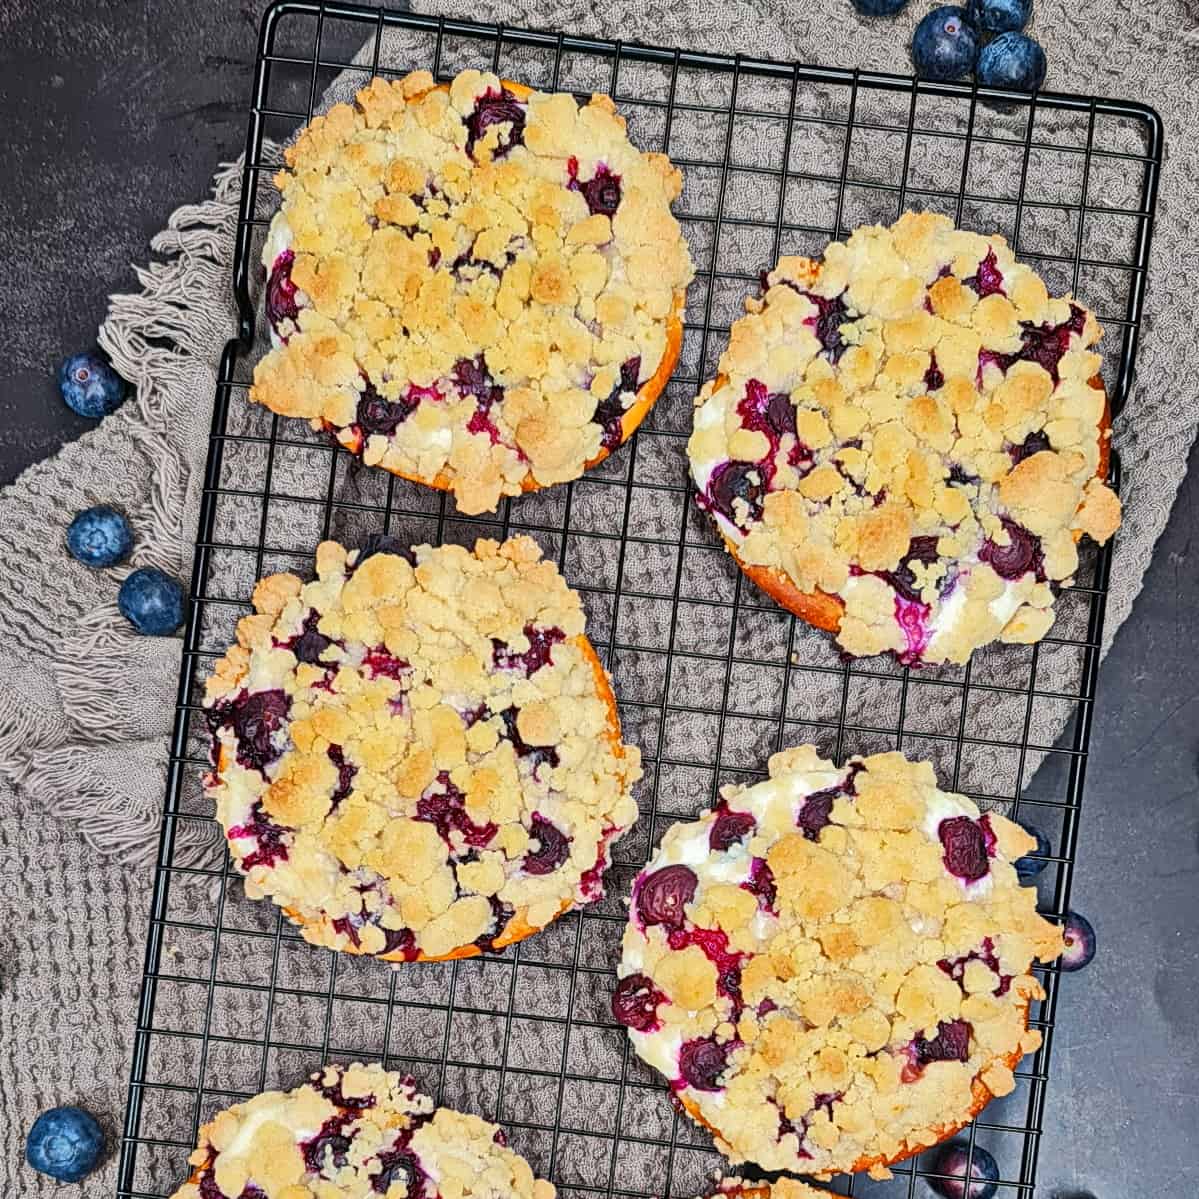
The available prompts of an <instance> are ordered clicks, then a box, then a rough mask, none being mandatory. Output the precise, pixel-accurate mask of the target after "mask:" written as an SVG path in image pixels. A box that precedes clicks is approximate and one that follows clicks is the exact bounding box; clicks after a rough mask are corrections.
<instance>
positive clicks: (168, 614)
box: [117, 566, 183, 637]
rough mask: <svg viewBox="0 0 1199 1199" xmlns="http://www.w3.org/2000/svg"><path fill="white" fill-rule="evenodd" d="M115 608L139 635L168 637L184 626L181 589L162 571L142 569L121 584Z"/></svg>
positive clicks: (148, 567) (148, 568) (150, 568)
mask: <svg viewBox="0 0 1199 1199" xmlns="http://www.w3.org/2000/svg"><path fill="white" fill-rule="evenodd" d="M117 607H118V608H120V610H121V615H122V616H123V617H124V618H125V619H126V620H127V621H129V623H130V624H131V625H133V627H134V628H135V629H137V631H138V632H139V633H145V634H146V635H147V636H149V637H168V636H170V634H171V633H173V632H174V631H175V630H176V629H177V628H178V627H179V626H180V625H181V624H182V623H183V588H182V587H180V586H179V584H178V583H176V582H175V580H174V579H172V578H171V576H170V575H167V574H163V572H162V571H161V570H158V569H156V568H155V567H153V566H143V567H142V568H141V569H140V570H135V571H134V572H133V573H132V574H131V575H130V576H129V577H128V578H127V579H126V580H125V581H124V582H123V583H122V584H121V590H120V591H119V592H118V594H117Z"/></svg>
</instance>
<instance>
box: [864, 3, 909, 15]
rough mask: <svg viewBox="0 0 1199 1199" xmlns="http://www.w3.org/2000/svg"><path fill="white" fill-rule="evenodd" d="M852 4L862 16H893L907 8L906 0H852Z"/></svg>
mask: <svg viewBox="0 0 1199 1199" xmlns="http://www.w3.org/2000/svg"><path fill="white" fill-rule="evenodd" d="M853 6H854V8H856V9H857V10H858V12H860V13H861V14H862V16H864V17H893V16H895V14H896V13H900V12H903V10H904V9H905V8H907V6H908V0H853Z"/></svg>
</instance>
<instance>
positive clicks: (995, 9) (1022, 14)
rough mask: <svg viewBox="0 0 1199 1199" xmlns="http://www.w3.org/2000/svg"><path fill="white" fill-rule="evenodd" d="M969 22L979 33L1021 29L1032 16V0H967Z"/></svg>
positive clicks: (1006, 31)
mask: <svg viewBox="0 0 1199 1199" xmlns="http://www.w3.org/2000/svg"><path fill="white" fill-rule="evenodd" d="M966 12H967V14H968V15H969V17H970V23H971V24H972V25H973V26H974V28H975V29H977V30H978V31H979V33H1008V32H1009V31H1011V30H1014V29H1023V28H1024V26H1025V25H1027V24H1028V18H1029V17H1030V16H1032V0H967V3H966Z"/></svg>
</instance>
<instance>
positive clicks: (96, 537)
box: [67, 504, 133, 566]
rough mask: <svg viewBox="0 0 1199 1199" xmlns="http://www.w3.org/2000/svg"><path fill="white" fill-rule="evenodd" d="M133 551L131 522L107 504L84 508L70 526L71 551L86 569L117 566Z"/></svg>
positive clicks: (69, 547)
mask: <svg viewBox="0 0 1199 1199" xmlns="http://www.w3.org/2000/svg"><path fill="white" fill-rule="evenodd" d="M132 548H133V534H132V533H131V532H130V530H129V522H128V521H127V520H126V519H125V518H124V517H123V516H122V515H121V514H120V513H119V512H118V511H117V510H116V509H115V508H107V507H105V506H104V505H103V504H101V505H100V506H99V507H96V508H86V509H84V511H82V512H80V513H79V515H78V516H76V517H75V519H74V520H73V521H71V523H70V525H69V526H68V527H67V549H69V550H70V551H71V556H72V557H73V558H77V559H78V560H79V561H80V562H82V563H83V565H84V566H116V564H117V563H118V562H123V561H124V560H125V559H126V558H128V557H129V551H130V550H131V549H132Z"/></svg>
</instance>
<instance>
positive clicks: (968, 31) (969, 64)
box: [912, 4, 978, 80]
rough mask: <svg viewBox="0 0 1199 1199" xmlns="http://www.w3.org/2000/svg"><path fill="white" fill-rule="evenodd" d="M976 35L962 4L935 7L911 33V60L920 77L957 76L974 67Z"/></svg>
mask: <svg viewBox="0 0 1199 1199" xmlns="http://www.w3.org/2000/svg"><path fill="white" fill-rule="evenodd" d="M977 55H978V35H977V34H976V33H975V32H974V29H973V27H972V26H971V25H970V22H969V20H968V18H967V16H966V10H965V9H964V8H958V6H957V5H956V4H943V5H941V7H940V8H934V9H933V11H932V12H930V13H929V14H928V15H927V16H926V17H924V18H923V19H922V20H921V22H920V24H919V25H917V26H916V32H915V33H914V34H913V35H912V62H913V63H914V64H915V66H916V74H917V75H919V76H920V78H921V79H942V80H943V79H960V78H961V77H962V76H963V75H965V74H968V73H969V72H970V71H971V70H972V69H973V67H974V60H975V58H976V56H977Z"/></svg>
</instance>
